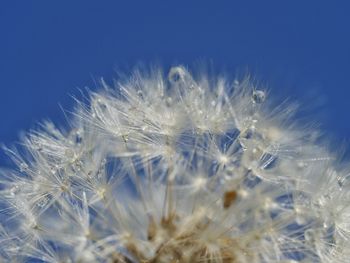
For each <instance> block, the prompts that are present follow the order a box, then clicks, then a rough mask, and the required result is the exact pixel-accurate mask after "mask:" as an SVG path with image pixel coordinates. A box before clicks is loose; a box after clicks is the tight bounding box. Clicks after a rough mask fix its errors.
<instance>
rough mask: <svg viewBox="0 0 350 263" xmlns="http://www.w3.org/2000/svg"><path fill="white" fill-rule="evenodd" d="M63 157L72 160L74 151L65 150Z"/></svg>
mask: <svg viewBox="0 0 350 263" xmlns="http://www.w3.org/2000/svg"><path fill="white" fill-rule="evenodd" d="M64 155H65V156H66V157H67V158H70V159H72V158H74V151H73V150H72V149H67V150H65V152H64Z"/></svg>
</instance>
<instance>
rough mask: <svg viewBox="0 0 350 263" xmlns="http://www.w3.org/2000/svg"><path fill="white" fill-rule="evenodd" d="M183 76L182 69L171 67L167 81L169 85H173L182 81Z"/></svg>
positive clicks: (183, 71)
mask: <svg viewBox="0 0 350 263" xmlns="http://www.w3.org/2000/svg"><path fill="white" fill-rule="evenodd" d="M185 74H186V73H185V70H184V69H183V68H181V67H173V68H171V69H170V72H169V75H168V79H169V81H170V82H171V83H173V84H175V83H178V82H179V81H183V80H184V76H185Z"/></svg>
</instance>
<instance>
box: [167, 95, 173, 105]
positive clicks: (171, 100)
mask: <svg viewBox="0 0 350 263" xmlns="http://www.w3.org/2000/svg"><path fill="white" fill-rule="evenodd" d="M165 103H166V105H167V106H168V107H169V106H171V105H172V104H173V99H172V98H171V97H167V98H166V100H165Z"/></svg>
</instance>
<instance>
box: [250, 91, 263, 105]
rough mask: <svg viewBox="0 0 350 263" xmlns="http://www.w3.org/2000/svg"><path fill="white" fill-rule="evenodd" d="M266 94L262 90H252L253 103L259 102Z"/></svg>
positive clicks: (261, 101)
mask: <svg viewBox="0 0 350 263" xmlns="http://www.w3.org/2000/svg"><path fill="white" fill-rule="evenodd" d="M265 99H266V94H265V92H264V91H262V90H254V91H253V95H252V100H253V103H256V104H261V103H263V102H264V101H265Z"/></svg>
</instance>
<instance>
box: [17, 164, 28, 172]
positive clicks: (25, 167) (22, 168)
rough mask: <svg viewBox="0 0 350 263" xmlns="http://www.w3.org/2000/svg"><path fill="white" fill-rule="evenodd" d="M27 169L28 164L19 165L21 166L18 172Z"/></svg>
mask: <svg viewBox="0 0 350 263" xmlns="http://www.w3.org/2000/svg"><path fill="white" fill-rule="evenodd" d="M27 169H28V164H26V163H21V164H20V165H19V170H20V172H25V171H26V170H27Z"/></svg>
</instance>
